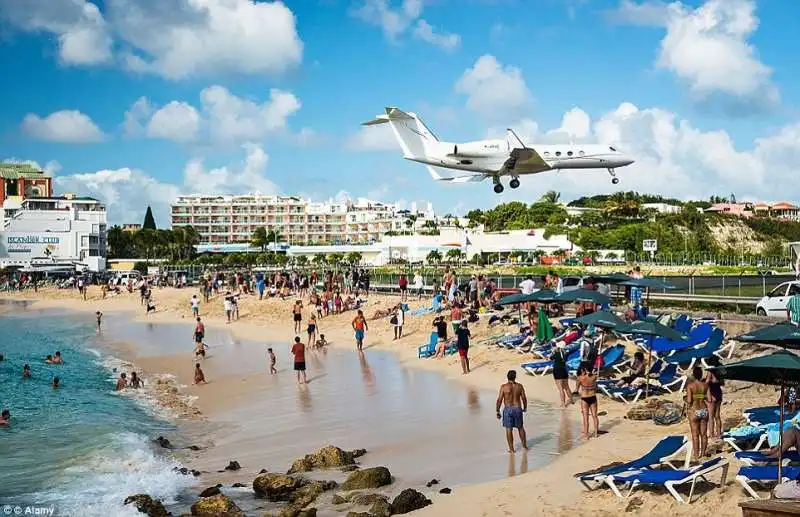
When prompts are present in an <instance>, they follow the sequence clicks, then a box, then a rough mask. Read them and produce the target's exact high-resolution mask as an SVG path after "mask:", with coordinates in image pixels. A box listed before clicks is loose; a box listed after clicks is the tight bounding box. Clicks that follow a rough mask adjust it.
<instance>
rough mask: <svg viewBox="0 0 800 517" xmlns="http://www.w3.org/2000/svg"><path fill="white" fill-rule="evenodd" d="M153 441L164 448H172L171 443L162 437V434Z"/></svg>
mask: <svg viewBox="0 0 800 517" xmlns="http://www.w3.org/2000/svg"><path fill="white" fill-rule="evenodd" d="M153 441H154V442H156V443H157V444H158V445H159V447H163V448H164V449H172V444H171V443H170V441H169V440H167V439H166V438H164V437H163V436H159V437H158V438H156V439H155V440H153Z"/></svg>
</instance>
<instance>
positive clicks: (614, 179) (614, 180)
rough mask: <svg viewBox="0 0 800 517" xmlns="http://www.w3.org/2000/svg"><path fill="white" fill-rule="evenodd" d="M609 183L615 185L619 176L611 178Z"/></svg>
mask: <svg viewBox="0 0 800 517" xmlns="http://www.w3.org/2000/svg"><path fill="white" fill-rule="evenodd" d="M611 183H613V184H614V185H616V184H617V183H619V178H611Z"/></svg>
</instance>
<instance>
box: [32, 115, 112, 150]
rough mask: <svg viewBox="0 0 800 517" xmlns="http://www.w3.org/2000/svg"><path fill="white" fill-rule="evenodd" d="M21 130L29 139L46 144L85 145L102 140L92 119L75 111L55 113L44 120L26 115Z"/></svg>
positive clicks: (100, 132) (101, 133)
mask: <svg viewBox="0 0 800 517" xmlns="http://www.w3.org/2000/svg"><path fill="white" fill-rule="evenodd" d="M21 129H22V132H23V133H25V134H26V135H28V136H29V137H31V138H35V139H37V140H44V141H47V142H59V143H66V144H85V143H90V142H99V141H101V140H103V138H104V135H103V132H102V131H101V130H100V128H98V127H97V125H95V123H94V122H92V119H90V118H89V117H88V116H86V115H84V114H83V113H81V112H80V111H76V110H62V111H56V112H54V113H51V114H50V115H48V116H46V117H44V118H42V117H40V116H39V115H36V114H35V113H28V114H27V115H25V119H24V120H23V121H22V125H21Z"/></svg>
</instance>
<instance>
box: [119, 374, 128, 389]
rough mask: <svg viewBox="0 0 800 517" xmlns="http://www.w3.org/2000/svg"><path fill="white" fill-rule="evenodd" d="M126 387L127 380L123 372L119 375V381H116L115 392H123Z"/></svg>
mask: <svg viewBox="0 0 800 517" xmlns="http://www.w3.org/2000/svg"><path fill="white" fill-rule="evenodd" d="M127 387H128V379H127V376H126V375H125V372H122V373H121V374H119V379H117V391H120V390H123V389H125V388H127Z"/></svg>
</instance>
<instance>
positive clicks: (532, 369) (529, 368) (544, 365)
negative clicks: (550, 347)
mask: <svg viewBox="0 0 800 517" xmlns="http://www.w3.org/2000/svg"><path fill="white" fill-rule="evenodd" d="M575 358H577V359H578V360H579V361H580V350H575V351H574V352H572V353H571V354H569V355H568V356H567V368H569V364H570V361H574V360H575ZM520 368H522V369H523V370H525V372H527V373H529V374H531V375H540V376H541V375H547V373H549V372H550V370H552V369H553V361H537V362H534V363H525V364H521V365H520Z"/></svg>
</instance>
